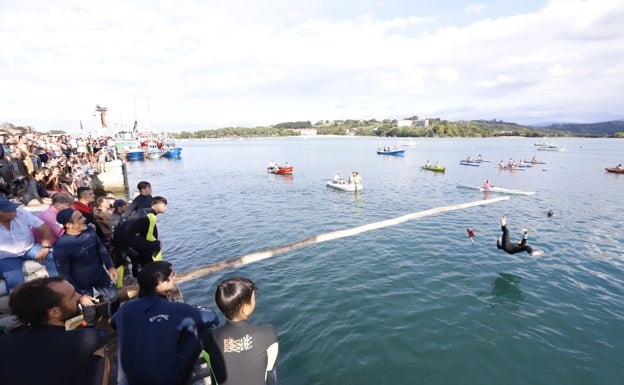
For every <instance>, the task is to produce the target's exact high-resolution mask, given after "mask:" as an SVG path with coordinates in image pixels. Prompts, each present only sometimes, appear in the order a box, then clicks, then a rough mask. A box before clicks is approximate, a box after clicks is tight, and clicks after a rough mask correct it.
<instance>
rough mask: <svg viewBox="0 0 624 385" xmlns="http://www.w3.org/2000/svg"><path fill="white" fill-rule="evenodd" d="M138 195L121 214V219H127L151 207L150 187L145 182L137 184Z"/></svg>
mask: <svg viewBox="0 0 624 385" xmlns="http://www.w3.org/2000/svg"><path fill="white" fill-rule="evenodd" d="M137 189H138V190H139V195H137V196H136V197H134V198H132V203H130V206H128V208H127V209H126V212H125V213H124V214H123V219H124V220H126V219H128V218H129V217H130V216H131V215H132V214H134V213H135V212H137V211H139V210H141V209H149V208H150V207H152V185H151V184H150V183H149V182H147V181H141V182H139V183H138V184H137Z"/></svg>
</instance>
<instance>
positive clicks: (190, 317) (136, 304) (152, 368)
mask: <svg viewBox="0 0 624 385" xmlns="http://www.w3.org/2000/svg"><path fill="white" fill-rule="evenodd" d="M218 324H219V319H218V318H217V315H216V314H215V313H214V312H213V311H212V310H207V309H205V310H200V309H197V308H195V307H193V306H191V305H189V304H186V303H180V302H169V301H168V300H167V298H165V297H162V296H160V295H147V296H144V297H141V298H139V299H133V300H130V301H128V302H126V303H125V304H124V305H123V306H122V307H121V308H120V309H119V311H118V312H117V313H115V315H114V316H113V318H112V319H111V326H112V327H113V328H114V329H117V340H118V341H117V352H118V356H117V359H118V371H117V383H118V384H120V385H128V384H129V385H165V384H166V385H181V384H186V382H187V380H188V378H189V376H190V375H191V371H192V368H193V364H194V363H195V362H196V361H197V357H198V356H199V353H200V351H201V346H200V344H199V333H201V332H202V331H203V330H204V329H206V328H209V327H212V326H216V325H218Z"/></svg>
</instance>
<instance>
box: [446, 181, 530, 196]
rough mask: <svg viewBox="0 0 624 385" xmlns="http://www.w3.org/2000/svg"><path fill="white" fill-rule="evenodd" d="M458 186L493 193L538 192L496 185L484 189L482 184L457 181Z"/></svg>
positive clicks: (527, 193)
mask: <svg viewBox="0 0 624 385" xmlns="http://www.w3.org/2000/svg"><path fill="white" fill-rule="evenodd" d="M457 187H459V188H466V189H470V190H479V191H481V192H492V193H499V194H511V195H535V194H536V192H535V191H522V190H512V189H508V188H503V187H494V186H492V187H490V188H488V189H484V188H483V187H481V186H472V185H468V184H461V183H457Z"/></svg>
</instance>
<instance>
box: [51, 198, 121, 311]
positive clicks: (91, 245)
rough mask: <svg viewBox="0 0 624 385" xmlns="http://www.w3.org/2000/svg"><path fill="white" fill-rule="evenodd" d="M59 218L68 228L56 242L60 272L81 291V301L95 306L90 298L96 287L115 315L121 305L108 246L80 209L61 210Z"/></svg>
mask: <svg viewBox="0 0 624 385" xmlns="http://www.w3.org/2000/svg"><path fill="white" fill-rule="evenodd" d="M56 221H57V222H58V223H60V224H61V225H63V226H64V227H65V234H63V236H61V237H60V238H59V239H58V240H57V241H56V244H55V245H54V259H55V260H56V263H57V265H58V271H59V274H60V275H62V276H63V277H65V279H67V281H69V283H71V284H72V285H73V286H74V288H75V289H76V291H77V292H78V293H80V294H82V298H81V299H80V303H81V304H83V305H85V306H93V302H92V299H91V298H92V296H93V289H94V288H95V290H97V291H98V293H100V294H102V296H104V298H105V299H106V301H107V302H108V303H109V304H110V305H109V306H110V308H109V311H110V314H113V313H114V312H115V311H116V310H117V309H118V308H119V297H118V296H117V288H116V286H115V281H116V280H117V269H115V267H114V266H113V261H112V260H111V257H110V255H109V254H108V251H107V250H106V247H105V246H104V244H103V243H102V241H101V240H100V238H99V237H98V236H97V234H96V233H95V230H94V229H93V228H92V227H91V226H87V225H86V219H85V217H84V216H83V215H82V213H81V212H80V211H78V210H75V209H74V208H71V207H70V208H67V209H64V210H61V211H59V213H58V214H57V215H56ZM102 265H104V266H105V267H106V270H105V269H104V268H103V267H102Z"/></svg>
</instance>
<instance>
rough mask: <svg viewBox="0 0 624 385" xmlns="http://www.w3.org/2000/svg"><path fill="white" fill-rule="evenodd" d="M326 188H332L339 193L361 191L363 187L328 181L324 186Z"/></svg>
mask: <svg viewBox="0 0 624 385" xmlns="http://www.w3.org/2000/svg"><path fill="white" fill-rule="evenodd" d="M325 185H326V186H327V187H331V188H334V189H336V190H340V191H362V189H363V188H364V186H362V184H359V183H358V184H356V183H342V184H341V183H334V181H331V180H328V181H327V183H326V184H325Z"/></svg>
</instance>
